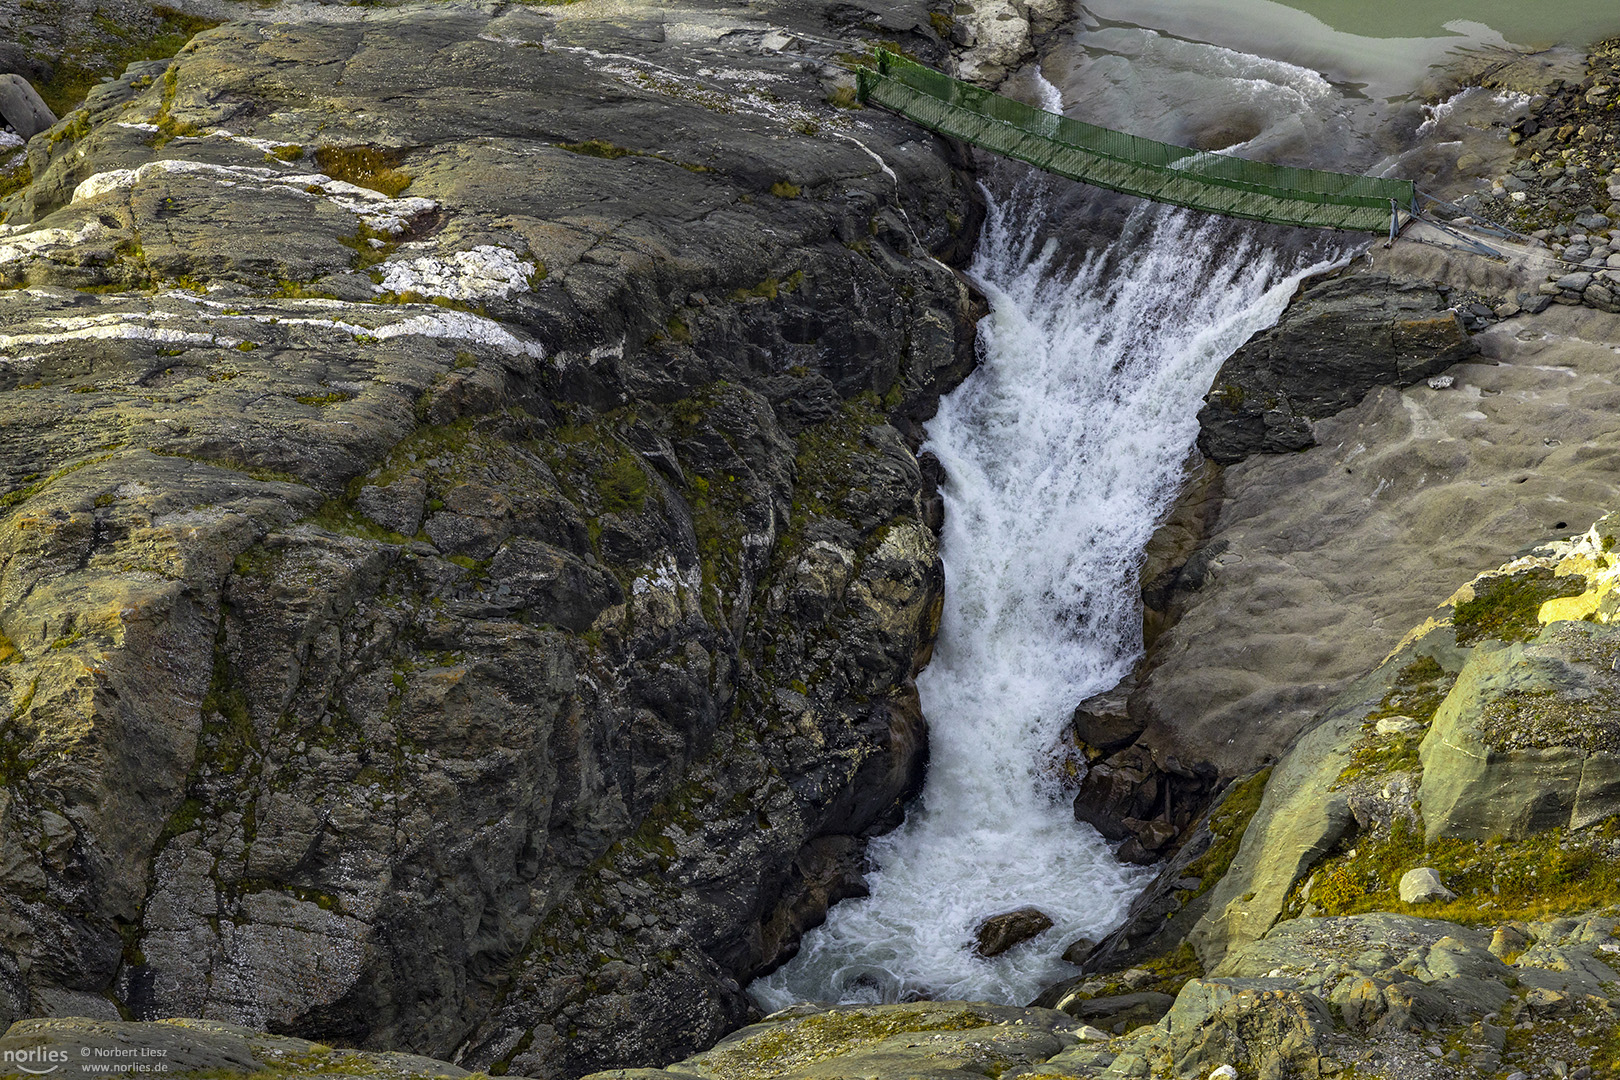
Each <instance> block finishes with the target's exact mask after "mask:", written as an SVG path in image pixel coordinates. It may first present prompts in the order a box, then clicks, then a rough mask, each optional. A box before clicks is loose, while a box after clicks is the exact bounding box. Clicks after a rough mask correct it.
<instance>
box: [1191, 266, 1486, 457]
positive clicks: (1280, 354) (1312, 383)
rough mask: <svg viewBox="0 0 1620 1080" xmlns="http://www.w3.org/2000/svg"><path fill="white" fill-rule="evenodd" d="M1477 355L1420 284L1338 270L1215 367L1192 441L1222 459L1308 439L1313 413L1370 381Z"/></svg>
mask: <svg viewBox="0 0 1620 1080" xmlns="http://www.w3.org/2000/svg"><path fill="white" fill-rule="evenodd" d="M1476 352H1478V346H1476V345H1475V344H1474V343H1473V342H1472V341H1470V340H1469V337H1468V333H1467V331H1466V330H1464V329H1463V326H1462V323H1461V322H1460V321H1459V319H1458V316H1457V314H1456V312H1454V311H1452V310H1450V309H1449V308H1448V306H1447V303H1446V299H1445V296H1444V295H1443V294H1442V293H1441V292H1440V291H1439V290H1438V289H1437V288H1436V287H1434V286H1433V285H1430V284H1428V283H1426V282H1417V281H1400V280H1394V279H1391V278H1390V277H1389V276H1388V275H1385V274H1344V275H1340V276H1337V277H1331V278H1329V279H1327V280H1325V281H1319V282H1317V283H1315V284H1312V285H1309V286H1306V287H1305V288H1304V290H1303V291H1302V292H1301V294H1300V295H1299V296H1297V297H1296V298H1295V299H1294V301H1293V302H1292V303H1291V304H1290V305H1289V307H1288V310H1287V311H1286V312H1285V313H1284V315H1283V317H1282V319H1281V320H1280V321H1279V322H1278V323H1277V325H1276V326H1274V327H1272V328H1271V329H1269V330H1263V331H1261V332H1260V333H1258V334H1256V335H1255V336H1254V337H1252V338H1250V339H1249V341H1248V342H1247V343H1246V344H1245V345H1244V346H1243V347H1242V348H1241V349H1239V350H1238V351H1237V352H1236V353H1234V354H1233V355H1232V356H1231V357H1229V358H1228V359H1227V361H1226V363H1224V364H1222V365H1221V370H1220V373H1219V374H1217V375H1216V376H1215V380H1214V384H1213V388H1212V389H1211V390H1210V393H1209V396H1208V397H1207V398H1205V403H1204V407H1203V408H1202V409H1200V410H1199V413H1198V422H1199V427H1200V431H1199V434H1198V448H1199V450H1201V451H1202V452H1203V453H1204V455H1205V456H1206V457H1208V458H1210V459H1212V460H1213V461H1216V462H1218V463H1220V464H1222V465H1229V464H1232V463H1233V462H1237V461H1241V460H1243V459H1244V458H1246V457H1248V456H1249V455H1250V454H1255V453H1272V454H1278V453H1286V452H1288V451H1291V450H1301V449H1304V448H1306V447H1309V446H1314V445H1315V439H1314V437H1313V436H1312V435H1311V425H1310V422H1311V421H1312V420H1319V419H1322V418H1323V417H1327V416H1332V415H1333V414H1334V413H1337V412H1340V411H1342V410H1344V409H1347V408H1349V407H1350V406H1352V405H1355V404H1356V403H1358V402H1359V401H1361V399H1362V398H1363V397H1365V396H1366V394H1367V392H1368V391H1369V390H1371V389H1372V388H1373V387H1375V386H1397V387H1399V386H1410V385H1411V384H1413V383H1415V382H1418V381H1419V380H1421V379H1425V378H1427V377H1428V376H1430V375H1433V374H1436V373H1438V372H1440V371H1442V370H1444V369H1445V368H1448V367H1450V366H1451V365H1452V364H1455V363H1457V362H1458V361H1460V360H1463V359H1465V358H1467V357H1469V356H1472V355H1473V354H1474V353H1476Z"/></svg>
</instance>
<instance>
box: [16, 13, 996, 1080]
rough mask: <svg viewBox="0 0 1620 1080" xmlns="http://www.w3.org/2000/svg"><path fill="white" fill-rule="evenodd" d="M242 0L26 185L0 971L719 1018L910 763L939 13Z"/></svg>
mask: <svg viewBox="0 0 1620 1080" xmlns="http://www.w3.org/2000/svg"><path fill="white" fill-rule="evenodd" d="M240 14H243V15H245V16H247V18H246V19H245V20H244V21H237V22H230V23H227V24H225V25H222V26H220V27H218V28H217V29H213V30H211V31H208V32H206V33H203V34H201V35H200V36H198V37H197V38H196V39H195V40H193V41H191V42H190V43H189V44H187V45H186V46H185V48H184V49H182V50H181V52H180V54H179V55H178V56H176V57H175V58H173V59H172V60H155V61H143V62H139V63H136V64H134V65H132V66H130V67H128V68H127V70H124V71H123V72H122V73H121V74H120V75H119V76H118V77H117V78H115V79H113V80H112V81H108V82H103V83H100V84H98V85H96V86H95V88H94V89H93V90H92V91H91V93H90V94H89V96H88V98H86V99H85V100H84V102H83V104H82V106H80V107H78V108H75V109H74V110H72V111H71V112H68V113H66V114H65V115H64V116H63V118H62V121H61V122H60V123H59V124H58V125H57V126H56V127H55V128H53V129H51V130H50V131H48V132H46V133H43V134H41V135H39V136H38V137H36V138H35V139H33V140H32V141H31V142H30V143H29V145H28V147H27V149H26V160H25V162H23V163H22V164H21V165H14V166H13V167H12V170H11V173H10V175H11V177H12V183H11V188H12V190H10V192H9V193H8V194H7V195H6V197H5V199H4V201H3V202H0V210H3V212H4V213H5V224H4V226H3V227H0V234H3V235H0V283H3V284H4V285H5V287H6V288H5V289H4V291H0V415H3V416H4V424H5V430H6V436H5V438H4V439H3V440H0V478H3V480H0V488H3V490H4V494H3V496H0V691H3V700H4V711H3V712H0V719H3V721H4V725H3V729H0V730H3V746H4V751H3V755H0V767H3V769H4V773H5V781H6V782H5V785H4V789H3V794H0V799H3V804H0V805H3V809H0V852H3V857H0V866H3V868H4V869H3V874H4V892H3V900H4V906H3V911H0V1013H4V1014H6V1015H8V1016H9V1017H12V1018H15V1017H20V1016H25V1015H57V1016H60V1015H83V1016H90V1017H100V1018H107V1019H114V1018H117V1017H118V1016H120V1015H123V1016H126V1017H133V1018H135V1019H142V1018H154V1017H167V1016H176V1015H179V1016H191V1017H201V1018H207V1019H211V1020H224V1021H233V1022H238V1023H245V1024H248V1025H250V1026H252V1027H255V1028H260V1029H268V1030H270V1031H274V1032H282V1033H290V1034H296V1035H303V1036H308V1037H311V1038H323V1039H329V1040H332V1041H335V1042H340V1043H342V1044H344V1045H354V1046H365V1047H375V1048H383V1049H387V1050H410V1051H415V1052H420V1053H428V1054H432V1055H435V1056H437V1057H440V1058H450V1057H454V1058H455V1059H456V1060H458V1061H460V1062H463V1063H465V1064H466V1065H467V1066H469V1067H477V1068H489V1069H493V1070H495V1071H508V1070H510V1071H511V1072H514V1073H527V1074H530V1075H536V1076H562V1075H571V1074H578V1073H580V1072H583V1071H588V1070H589V1069H590V1068H595V1067H601V1066H604V1065H610V1064H615V1063H624V1062H636V1063H647V1062H658V1061H664V1060H669V1059H670V1058H672V1057H676V1056H680V1055H682V1054H685V1053H690V1052H692V1051H694V1050H696V1049H699V1048H701V1047H703V1046H707V1045H708V1044H709V1043H712V1042H713V1041H714V1039H716V1038H717V1037H719V1036H720V1035H721V1034H723V1033H724V1032H726V1031H728V1030H730V1029H732V1028H734V1027H736V1026H737V1025H738V1024H740V1023H742V1022H744V1021H745V1020H746V1019H747V1018H748V1016H749V1008H750V1007H749V1005H748V1003H747V1001H746V999H745V998H744V996H743V995H742V993H741V990H740V989H739V986H740V984H741V983H743V982H745V981H746V980H747V979H748V978H750V977H751V976H752V975H753V974H754V973H756V972H759V971H761V970H766V969H768V968H770V967H771V966H773V965H775V964H777V963H779V962H780V961H781V960H782V959H783V958H785V957H786V956H788V955H791V953H792V951H793V949H794V948H795V942H796V940H797V935H798V934H799V932H800V931H801V930H802V929H803V928H804V927H806V926H807V925H810V924H812V923H814V922H815V921H817V920H818V919H819V918H820V917H821V913H822V912H823V911H824V910H825V907H826V905H827V904H828V903H829V902H831V901H832V900H834V899H836V898H837V897H839V896H841V895H848V894H850V893H852V892H857V891H859V890H861V889H862V888H863V885H862V882H861V878H860V852H861V846H862V842H863V840H862V838H863V837H865V836H867V835H869V834H870V833H872V832H873V831H876V830H881V829H884V828H886V827H889V826H890V825H892V824H893V823H894V821H895V820H897V818H896V815H897V814H898V811H899V804H900V800H901V799H903V797H904V796H905V795H906V794H907V793H908V792H909V791H910V790H911V789H912V787H913V786H914V784H915V782H916V780H917V778H918V776H919V774H920V769H921V768H922V763H923V760H924V754H925V735H924V728H923V724H922V719H921V717H920V715H919V712H918V709H917V704H916V697H915V693H914V691H913V689H912V685H911V676H912V675H913V673H914V672H915V671H916V669H917V668H918V666H919V665H920V664H921V663H923V662H924V661H925V660H926V657H927V654H928V649H929V646H930V643H931V641H932V635H933V632H934V622H935V619H936V612H937V604H938V599H939V589H940V568H939V562H938V556H937V553H936V541H935V532H934V529H935V527H936V525H937V523H938V505H937V501H936V500H935V497H934V496H933V494H932V486H931V484H932V482H931V480H930V479H929V476H930V473H929V471H928V469H927V467H926V466H925V465H924V464H922V463H919V461H918V458H917V457H916V455H915V452H914V451H915V448H916V442H917V437H918V430H919V429H918V426H917V425H918V421H919V420H921V419H922V418H924V417H926V416H927V415H929V414H930V412H931V411H932V409H933V407H934V402H935V400H936V398H937V396H938V394H939V393H940V392H941V391H942V390H943V389H946V388H948V387H949V386H951V385H952V384H953V383H954V382H956V381H957V380H959V379H960V378H961V377H962V376H963V375H964V374H965V372H966V371H967V370H968V369H969V367H970V365H971V363H972V358H973V352H972V325H973V321H974V316H975V301H974V299H973V297H972V295H971V293H970V291H969V290H968V288H967V287H966V286H965V285H964V284H963V282H962V280H961V279H959V278H958V276H957V275H956V274H955V273H954V272H953V271H952V270H951V269H950V267H949V266H948V265H946V263H947V262H949V261H953V260H959V259H961V258H962V257H963V255H964V254H965V253H966V252H967V251H968V250H969V248H970V245H971V243H972V240H973V236H974V231H975V228H976V221H977V215H978V212H979V211H978V207H977V204H976V202H975V195H974V192H973V190H972V187H971V184H970V181H969V179H968V178H967V177H966V176H965V175H964V172H963V171H962V169H961V167H960V166H961V164H962V163H961V162H959V161H956V160H955V159H953V157H952V156H951V151H950V149H949V148H948V147H947V146H945V145H943V144H941V143H939V142H937V141H936V140H934V139H932V138H931V137H928V136H926V135H922V134H919V133H918V132H917V131H916V130H915V129H912V128H910V127H909V126H907V125H905V124H903V123H902V122H900V121H898V120H894V119H892V118H887V117H883V116H879V115H874V114H872V113H869V112H864V111H858V110H854V109H851V108H849V107H848V106H849V105H850V104H851V101H850V100H849V97H848V90H847V87H846V86H845V80H847V74H846V73H845V72H844V71H843V70H842V69H841V68H839V67H838V66H837V65H836V63H834V62H833V61H834V60H836V55H835V53H836V49H837V47H838V42H839V41H840V40H850V41H853V40H854V39H855V37H856V36H857V35H860V34H868V35H881V36H882V37H884V38H897V39H899V40H900V41H901V42H903V43H906V44H908V45H909V46H910V47H914V48H917V49H921V50H923V51H924V53H925V54H927V55H932V56H934V57H935V58H936V59H937V58H938V57H939V55H940V53H939V51H938V50H939V46H938V44H937V42H938V37H937V34H936V31H935V29H934V26H933V24H932V23H931V22H930V20H929V12H928V10H927V9H926V7H925V6H923V5H922V4H915V5H911V6H906V5H903V4H900V5H890V6H885V7H881V8H872V9H867V8H852V7H849V6H844V5H832V6H825V7H823V6H812V7H806V6H804V5H752V6H750V7H749V9H748V10H747V11H742V10H740V9H732V8H724V7H713V6H707V7H706V6H703V5H701V4H694V5H688V6H684V7H672V8H662V9H628V8H614V9H612V10H611V11H603V10H596V8H594V7H589V6H587V5H573V6H557V7H549V6H529V5H525V4H502V3H495V4H485V5H482V6H476V5H464V4H440V3H433V4H414V5H406V6H400V7H387V6H359V7H322V6H318V5H289V6H287V7H286V8H284V9H281V10H279V11H268V12H264V13H261V14H259V15H252V14H251V13H248V12H241V13H240ZM941 260H944V261H941Z"/></svg>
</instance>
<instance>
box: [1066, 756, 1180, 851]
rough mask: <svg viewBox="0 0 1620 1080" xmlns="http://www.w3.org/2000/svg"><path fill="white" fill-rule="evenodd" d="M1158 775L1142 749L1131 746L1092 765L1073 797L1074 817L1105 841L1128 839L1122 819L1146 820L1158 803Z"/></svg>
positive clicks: (1127, 829)
mask: <svg viewBox="0 0 1620 1080" xmlns="http://www.w3.org/2000/svg"><path fill="white" fill-rule="evenodd" d="M1159 789H1160V784H1159V771H1158V769H1157V768H1156V767H1155V766H1154V764H1153V759H1152V757H1151V755H1150V754H1149V753H1148V751H1147V750H1146V749H1145V748H1142V747H1136V746H1132V747H1129V748H1127V749H1125V750H1123V751H1121V752H1120V753H1118V754H1116V755H1114V756H1113V757H1111V758H1108V759H1107V760H1105V761H1100V762H1098V763H1097V764H1095V765H1093V766H1092V767H1091V768H1090V769H1089V770H1088V771H1087V772H1086V776H1085V779H1083V780H1081V781H1080V790H1079V792H1078V793H1077V794H1076V795H1075V797H1074V817H1075V820H1076V821H1084V822H1087V823H1088V824H1090V825H1092V826H1093V827H1095V828H1096V830H1097V831H1098V832H1100V833H1102V834H1103V836H1104V838H1106V839H1108V840H1124V839H1126V838H1127V837H1129V836H1130V835H1131V830H1130V828H1129V827H1128V826H1127V825H1126V824H1125V819H1126V818H1143V819H1145V818H1148V817H1150V816H1152V813H1153V808H1154V806H1155V804H1156V803H1158V802H1159V793H1160V792H1159Z"/></svg>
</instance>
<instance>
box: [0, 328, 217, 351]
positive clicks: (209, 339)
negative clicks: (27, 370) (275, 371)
mask: <svg viewBox="0 0 1620 1080" xmlns="http://www.w3.org/2000/svg"><path fill="white" fill-rule="evenodd" d="M87 340H100V341H120V340H123V341H161V342H163V343H164V344H166V345H212V346H217V347H219V348H222V349H234V348H235V347H236V346H238V345H240V344H241V341H240V340H237V339H235V338H222V337H217V336H215V335H213V334H191V333H187V332H185V331H183V330H165V329H160V328H158V327H155V326H137V325H134V324H132V323H118V324H115V325H112V326H86V327H82V328H80V329H77V330H63V331H60V332H58V333H45V334H0V349H12V348H16V347H17V346H19V345H55V344H57V343H58V342H63V341H87Z"/></svg>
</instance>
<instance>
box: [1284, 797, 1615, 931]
mask: <svg viewBox="0 0 1620 1080" xmlns="http://www.w3.org/2000/svg"><path fill="white" fill-rule="evenodd" d="M1420 866H1428V867H1433V868H1434V869H1435V870H1436V871H1437V872H1438V873H1439V874H1440V878H1441V880H1442V881H1444V882H1445V884H1446V887H1447V888H1449V889H1450V890H1451V891H1452V892H1454V893H1456V894H1457V899H1456V900H1452V901H1449V902H1447V903H1431V904H1403V903H1401V899H1400V896H1399V894H1398V892H1397V889H1398V887H1399V885H1400V880H1401V877H1402V875H1404V874H1405V873H1406V872H1407V871H1408V870H1412V869H1414V868H1416V867H1420ZM1616 881H1620V820H1617V819H1614V818H1611V819H1609V820H1608V821H1606V822H1604V823H1603V824H1602V825H1601V826H1599V827H1597V828H1592V829H1585V830H1581V831H1579V832H1576V831H1572V830H1568V829H1556V830H1549V831H1547V832H1544V833H1539V834H1537V835H1536V836H1533V837H1530V838H1528V839H1525V840H1513V841H1508V840H1501V839H1493V840H1437V841H1435V842H1434V843H1433V844H1429V845H1427V846H1425V845H1424V843H1423V830H1422V828H1421V827H1420V826H1418V825H1415V824H1413V823H1411V822H1408V821H1407V820H1406V819H1404V818H1400V817H1397V818H1396V819H1395V820H1394V821H1393V822H1392V824H1391V828H1390V834H1389V836H1388V837H1386V838H1379V837H1373V836H1368V835H1366V834H1363V835H1360V836H1357V837H1355V838H1353V839H1351V840H1346V841H1343V842H1341V845H1340V849H1339V851H1337V852H1336V853H1334V854H1332V855H1330V856H1329V857H1328V858H1327V859H1326V860H1324V861H1323V862H1321V863H1319V864H1318V865H1317V867H1316V868H1315V871H1314V872H1313V873H1312V874H1311V875H1310V876H1308V877H1307V879H1306V883H1308V884H1309V895H1308V896H1307V895H1306V883H1301V884H1297V885H1296V886H1295V888H1294V891H1293V894H1292V895H1291V896H1290V899H1289V903H1288V905H1287V910H1289V911H1290V913H1293V914H1298V913H1299V912H1300V911H1301V910H1302V909H1303V907H1304V905H1305V902H1306V901H1307V900H1308V901H1309V903H1310V904H1311V905H1312V906H1313V907H1314V908H1315V911H1316V913H1317V914H1321V915H1354V914H1358V913H1361V912H1367V911H1393V912H1398V913H1401V914H1406V915H1421V916H1423V917H1425V918H1432V919H1447V920H1450V921H1452V922H1457V923H1463V924H1466V925H1494V924H1497V923H1500V922H1502V921H1503V920H1505V919H1525V920H1537V919H1546V918H1551V917H1553V916H1556V915H1564V914H1573V913H1577V912H1583V911H1591V910H1593V909H1596V908H1601V907H1604V906H1606V905H1608V904H1611V903H1613V902H1614V889H1615V882H1616Z"/></svg>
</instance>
